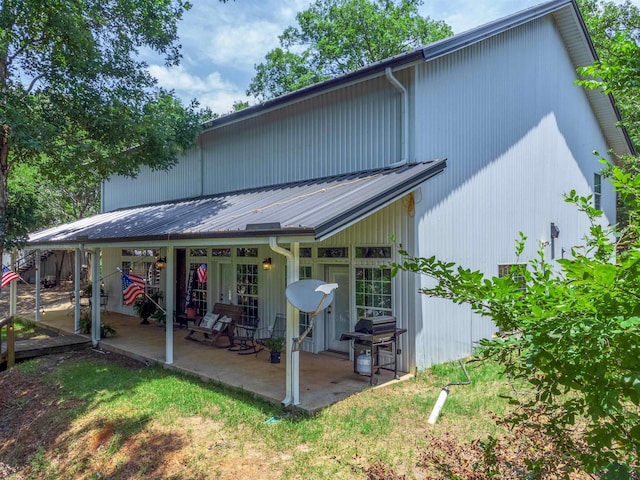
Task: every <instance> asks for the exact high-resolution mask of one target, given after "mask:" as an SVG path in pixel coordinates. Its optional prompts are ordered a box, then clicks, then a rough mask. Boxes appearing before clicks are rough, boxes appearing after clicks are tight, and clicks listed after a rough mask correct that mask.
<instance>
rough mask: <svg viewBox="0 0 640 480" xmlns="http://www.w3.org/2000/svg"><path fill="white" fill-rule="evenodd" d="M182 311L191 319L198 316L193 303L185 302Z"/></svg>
mask: <svg viewBox="0 0 640 480" xmlns="http://www.w3.org/2000/svg"><path fill="white" fill-rule="evenodd" d="M184 313H186V315H187V318H188V319H190V320H193V319H194V318H196V317H197V316H198V308H197V307H196V306H195V304H194V303H191V302H189V303H188V304H187V308H185V310H184Z"/></svg>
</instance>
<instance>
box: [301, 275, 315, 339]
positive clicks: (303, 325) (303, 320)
mask: <svg viewBox="0 0 640 480" xmlns="http://www.w3.org/2000/svg"><path fill="white" fill-rule="evenodd" d="M311 271H312V269H311V266H309V265H304V266H302V265H301V266H300V280H305V279H308V278H311ZM299 318H300V335H302V334H303V333H304V331H305V330H306V329H307V327H308V326H309V314H308V313H302V312H300V317H299ZM307 338H309V339H311V338H313V330H311V331H310V332H309V334H308V335H307Z"/></svg>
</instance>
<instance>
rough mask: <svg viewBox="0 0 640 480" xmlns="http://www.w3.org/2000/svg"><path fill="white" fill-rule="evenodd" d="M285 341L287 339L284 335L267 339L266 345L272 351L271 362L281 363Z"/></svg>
mask: <svg viewBox="0 0 640 480" xmlns="http://www.w3.org/2000/svg"><path fill="white" fill-rule="evenodd" d="M284 343H285V340H284V338H282V337H271V338H267V339H266V340H265V342H264V346H265V347H267V348H268V349H269V351H270V352H271V355H270V357H269V360H270V361H271V363H280V354H281V353H282V350H283V349H284Z"/></svg>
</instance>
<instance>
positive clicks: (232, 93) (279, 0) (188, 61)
mask: <svg viewBox="0 0 640 480" xmlns="http://www.w3.org/2000/svg"><path fill="white" fill-rule="evenodd" d="M191 3H192V4H193V8H192V9H191V10H190V11H188V12H187V13H186V14H185V16H184V18H183V21H182V22H181V24H180V27H179V36H180V43H181V44H182V53H183V59H182V62H181V65H180V66H179V67H174V68H171V69H168V68H166V67H165V66H164V65H163V63H162V61H161V60H158V59H157V58H156V57H154V56H148V57H146V58H145V55H144V52H141V53H143V58H145V59H146V61H147V62H148V64H149V69H150V72H151V73H152V74H153V75H154V76H155V77H156V78H157V79H158V81H159V83H160V85H161V86H163V87H165V88H168V89H172V90H175V92H176V94H177V95H178V96H179V97H180V98H182V99H183V101H184V102H185V103H186V102H188V101H189V100H191V99H192V98H196V99H198V100H199V102H200V103H201V104H202V105H206V106H209V107H210V108H211V109H212V110H213V111H214V112H218V113H225V112H228V111H229V110H231V107H232V105H233V102H234V101H236V100H249V102H250V103H252V104H253V103H256V102H255V100H253V99H251V98H248V97H247V96H246V95H245V91H246V89H247V87H248V86H249V82H250V81H251V78H252V77H253V75H254V65H256V64H258V63H260V62H262V60H263V59H264V56H265V55H266V53H267V52H268V51H270V50H272V49H273V48H275V47H277V46H278V35H280V34H281V33H282V32H283V30H284V29H285V28H286V27H288V26H291V25H295V15H296V13H297V12H299V11H302V10H304V9H306V8H307V7H308V6H309V5H310V4H311V3H312V1H311V0H235V1H233V0H231V1H228V2H227V3H221V2H219V1H217V0H191ZM540 3H544V2H543V0H424V4H423V5H422V6H421V7H420V14H421V15H423V16H429V17H431V18H432V19H434V20H444V21H445V22H447V23H448V24H449V25H450V26H451V27H452V28H453V31H454V33H460V32H463V31H466V30H468V29H470V28H473V27H476V26H478V25H482V24H484V23H487V22H490V21H492V20H496V19H498V18H501V17H504V16H507V15H510V14H512V13H515V12H518V11H520V10H524V9H526V8H529V7H531V6H534V5H537V4H540ZM633 3H634V4H636V5H640V0H634V1H633Z"/></svg>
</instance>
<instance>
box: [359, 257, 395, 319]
mask: <svg viewBox="0 0 640 480" xmlns="http://www.w3.org/2000/svg"><path fill="white" fill-rule="evenodd" d="M356 312H357V315H358V318H361V317H380V316H383V315H391V269H390V268H369V267H367V268H365V267H358V268H356Z"/></svg>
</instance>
